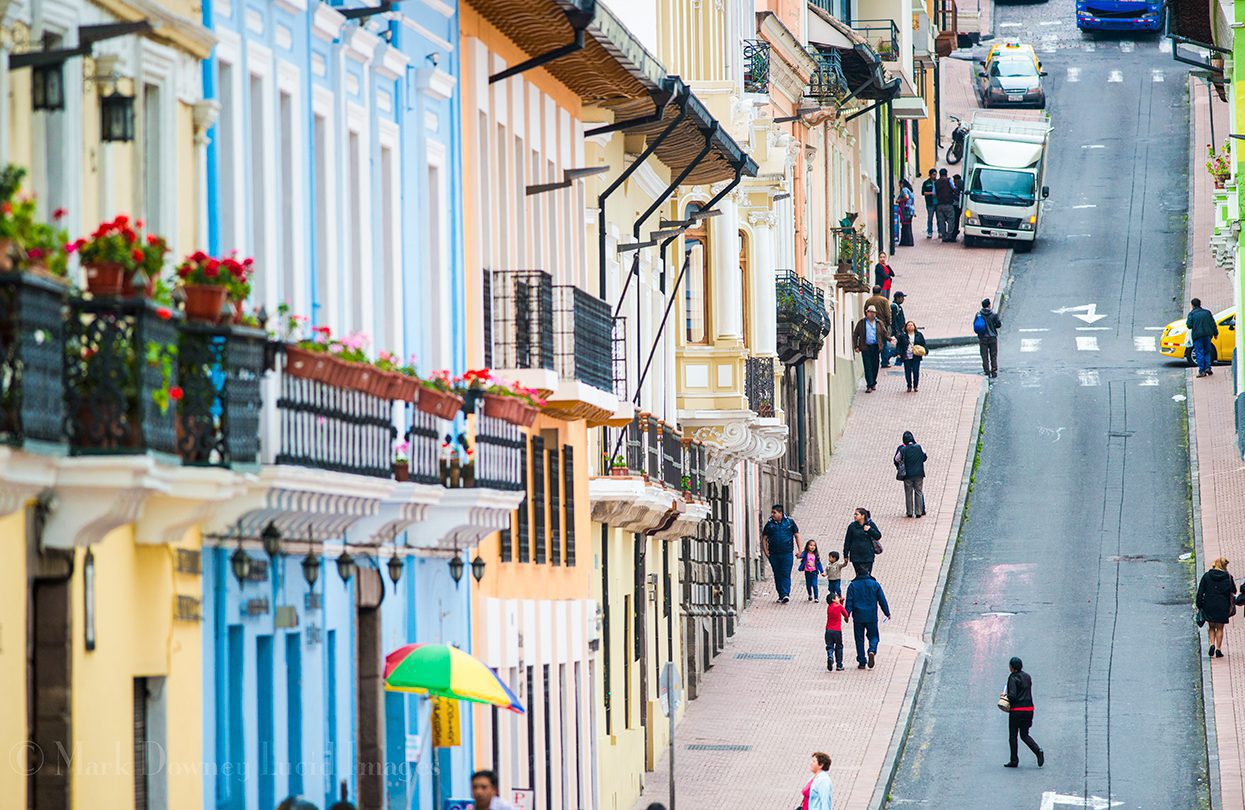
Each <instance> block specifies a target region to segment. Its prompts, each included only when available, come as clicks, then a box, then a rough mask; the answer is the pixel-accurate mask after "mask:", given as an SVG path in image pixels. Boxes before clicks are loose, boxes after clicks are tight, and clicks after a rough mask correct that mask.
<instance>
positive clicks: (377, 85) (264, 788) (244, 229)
mask: <svg viewBox="0 0 1245 810" xmlns="http://www.w3.org/2000/svg"><path fill="white" fill-rule="evenodd" d="M378 11H379V10H378V9H374V8H370V7H367V6H364V5H361V4H359V3H356V2H353V0H352V2H349V3H346V4H342V5H336V6H330V5H328V4H324V3H319V2H315V0H266V1H264V2H261V1H260V0H251V1H250V2H248V0H205V2H204V3H203V18H204V19H203V21H204V24H205V25H206V26H207V27H208V28H209V29H210V30H211V31H212V32H213V34H215V36H216V37H217V38H218V42H217V45H216V48H215V50H214V52H213V55H212V57H211V58H210V59H209V60H207V61H206V62H205V63H204V67H203V70H204V74H203V84H204V90H205V97H206V98H208V99H211V100H214V101H215V102H216V103H217V104H218V105H219V109H218V112H217V115H218V117H217V118H216V120H215V122H214V124H213V125H212V127H211V129H210V130H209V142H208V143H207V144H206V146H205V150H206V155H207V166H208V172H207V175H208V176H207V180H206V189H205V194H206V199H207V206H206V208H207V211H208V215H207V220H208V221H207V230H208V234H209V249H210V252H211V253H212V254H213V255H218V256H223V255H227V254H228V253H229V252H231V251H234V250H236V251H238V253H239V254H240V255H242V256H253V257H254V259H255V266H256V278H255V282H254V283H255V286H254V290H253V293H252V298H251V303H252V305H253V306H254V308H255V309H256V310H258V309H259V307H260V306H261V305H262V307H263V308H264V310H266V312H268V313H275V312H277V311H278V307H279V306H281V305H282V304H284V305H287V306H288V307H289V309H290V311H291V312H293V313H301V314H304V315H306V316H308V317H309V318H310V321H311V323H313V324H316V325H324V326H328V327H330V328H331V329H332V330H333V332H334V333H335V334H348V333H351V332H358V331H370V332H371V338H372V343H373V345H374V346H375V347H376V348H379V349H384V350H388V351H393V352H394V353H396V354H401V355H403V356H410V355H414V356H416V357H417V358H418V365H419V368H420V369H421V371H423V372H425V373H427V372H429V371H431V370H433V369H438V368H449V369H451V370H461V367H462V363H463V356H464V346H463V343H462V337H461V336H462V334H463V331H464V330H463V325H462V323H461V321H462V317H463V316H462V312H463V303H462V293H461V290H462V270H461V268H462V259H461V234H460V232H459V230H458V229H459V225H458V222H459V221H460V217H459V216H458V215H457V212H458V210H459V207H460V188H459V181H458V178H459V177H460V175H461V167H460V165H459V161H460V154H461V150H460V148H459V111H458V88H457V76H458V71H459V64H458V61H459V54H458V50H457V46H456V43H457V42H458V27H457V26H458V21H457V11H456V5H455V4H454V3H452V2H451V3H445V2H439V1H438V0H425V2H408V3H403V4H401V5H400V6H395V7H394V10H392V11H388V12H381V13H377V12H378ZM269 329H270V331H280V330H279V325H278V324H276V323H275V321H274V322H270V323H269ZM261 387H262V390H263V393H264V396H263V402H264V405H263V408H262V413H260V414H259V430H260V436H261V445H262V448H263V449H262V460H263V463H262V464H260V465H259V466H258V468H257V469H256V470H255V471H254V473H253V474H252V475H249V476H247V477H246V479H245V480H243V481H241V482H240V483H239V484H238V497H237V498H235V499H234V500H233V501H231V502H230V503H229V504H228V505H227V506H225V507H221V508H219V509H217V510H216V511H215V512H214V513H213V515H212V516H211V517H210V518H209V519H208V521H207V524H206V525H207V526H208V529H207V536H206V537H205V551H204V559H203V620H204V622H205V631H206V632H205V633H204V634H203V638H204V648H203V658H204V666H203V671H204V684H203V689H204V711H205V715H206V717H205V723H204V736H205V739H204V751H205V758H207V759H208V760H209V763H208V765H209V771H210V772H209V773H207V774H205V778H204V791H205V796H204V807H206V808H238V809H241V808H247V809H248V810H249V809H250V808H258V809H259V810H270V809H271V808H274V807H276V805H277V804H278V803H279V802H280V801H281V800H282V799H284V798H285V797H287V796H289V795H302V796H304V797H305V798H307V799H308V800H310V801H312V802H313V803H315V804H316V805H317V806H322V807H328V806H329V805H330V804H332V803H333V802H334V801H337V800H338V799H339V798H341V796H342V795H345V796H346V797H347V798H348V799H349V800H350V801H351V802H353V803H354V804H355V805H356V806H358V807H360V808H381V807H388V808H407V807H412V808H413V807H423V808H427V807H432V806H433V802H432V779H431V766H432V756H433V749H432V747H431V732H430V725H429V724H430V706H429V702H428V701H427V700H426V699H423V698H420V697H416V696H410V695H404V694H399V693H386V692H384V691H383V690H382V678H383V658H384V655H385V654H386V653H387V652H389V651H390V650H392V649H395V648H397V647H399V646H401V645H402V644H406V643H410V642H414V641H420V642H443V643H452V644H455V645H457V646H459V647H461V648H463V649H467V650H469V649H470V648H471V627H470V618H469V610H468V606H469V598H470V589H471V588H472V587H473V586H474V584H475V583H474V581H473V579H472V577H471V576H470V575H468V576H466V577H462V578H461V581H455V580H454V579H453V578H452V577H451V569H450V566H448V565H447V564H446V563H447V562H448V561H449V560H451V559H452V558H453V557H455V556H459V555H462V556H464V557H465V558H466V559H467V560H470V559H471V557H470V556H468V554H469V549H470V548H471V547H472V546H473V545H474V544H475V543H476V542H478V540H479V538H480V537H481V536H483V535H485V534H487V533H489V532H492V531H496V530H497V529H498V528H500V527H502V526H503V525H509V520H510V513H511V511H512V510H513V509H514V508H515V506H516V505H517V503H518V500H519V499H520V498H521V497H522V496H521V495H520V494H519V492H518V491H517V490H518V489H519V486H520V483H521V482H520V480H518V479H519V473H518V464H517V463H515V464H513V465H512V466H513V468H514V470H513V472H512V475H513V477H514V478H515V479H516V480H514V481H511V482H509V483H506V485H505V486H504V487H503V488H502V489H503V490H504V491H496V490H493V491H490V490H486V489H483V488H481V489H476V488H474V486H473V485H472V484H473V482H466V483H464V482H462V481H458V480H457V479H456V480H454V481H453V482H450V481H447V480H446V479H444V478H443V475H442V470H441V467H440V465H439V461H438V451H439V446H440V437H441V436H443V435H444V434H445V433H446V432H447V431H448V430H449V429H450V424H449V423H448V422H444V421H441V420H438V419H436V418H434V417H430V416H428V415H426V414H422V413H419V412H418V411H417V410H416V409H414V408H412V407H410V406H403V405H402V404H401V403H394V402H391V401H387V400H385V399H384V398H368V397H366V396H364V395H362V394H356V395H353V399H349V400H348V402H349V404H340V403H341V402H345V401H346V398H343V397H341V396H338V393H339V392H333V391H331V390H329V389H328V388H324V387H322V384H321V383H308V382H306V381H303V380H297V379H293V375H291V374H289V373H286V370H285V369H284V361H283V360H282V359H281V357H280V355H278V356H277V357H276V358H274V359H273V368H272V370H271V371H270V372H269V373H268V374H267V375H266V376H265V377H264V379H263V381H262V382H261ZM334 397H336V399H334ZM333 403H338V404H333ZM386 409H387V410H386ZM378 414H379V415H380V416H379V418H378ZM404 432H406V433H407V435H409V436H410V437H411V440H412V443H413V444H415V445H417V447H415V448H413V450H412V453H413V455H412V458H411V474H412V481H411V482H409V483H408V482H398V481H395V480H393V478H392V476H391V474H390V463H391V460H392V457H391V455H389V454H390V452H391V451H390V449H389V447H388V446H387V444H385V442H386V441H387V437H392V436H400V435H403V433H404ZM377 442H380V444H381V448H382V449H381V451H380V455H379V456H377V454H376V452H375V447H376V446H377ZM357 448H363V449H357ZM368 448H371V450H369V449H368ZM481 452H483V448H481ZM498 452H500V451H498ZM516 452H517V451H516ZM416 453H418V459H417V458H416V455H415V454H416ZM369 454H370V455H369ZM378 458H379V461H378V460H377V459H378ZM369 462H370V463H369ZM491 484H492V485H493V486H497V485H498V480H497V479H494V480H492V481H491ZM265 531H267V532H268V535H269V537H268V539H269V541H270V542H271V543H272V544H274V548H276V549H280V551H281V554H280V555H278V556H275V557H270V555H269V554H267V553H266V552H265V551H264V550H263V539H264V535H265ZM459 572H460V573H461V567H460V568H459ZM470 729H471V724H470V723H469V722H467V721H466V720H465V719H464V722H463V740H462V745H461V746H459V747H455V748H446V749H440V750H439V753H438V756H439V760H438V762H439V765H440V772H441V773H440V779H441V786H442V793H443V795H445V796H465V795H467V794H468V793H469V788H468V777H469V774H470V771H471V767H472V760H471V750H472V747H473V741H472V740H471V739H470V733H471V732H470Z"/></svg>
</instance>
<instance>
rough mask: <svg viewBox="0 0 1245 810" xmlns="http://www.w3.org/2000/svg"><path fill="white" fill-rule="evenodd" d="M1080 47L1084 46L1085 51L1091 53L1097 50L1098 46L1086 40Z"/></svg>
mask: <svg viewBox="0 0 1245 810" xmlns="http://www.w3.org/2000/svg"><path fill="white" fill-rule="evenodd" d="M1082 47H1084V48H1085V50H1086V52H1087V53H1093V52H1094V51H1096V50H1098V46H1097V45H1095V44H1094V43H1092V42H1086V43H1085V44H1084V45H1083V46H1082Z"/></svg>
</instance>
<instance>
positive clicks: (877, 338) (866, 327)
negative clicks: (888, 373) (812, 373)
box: [852, 306, 890, 394]
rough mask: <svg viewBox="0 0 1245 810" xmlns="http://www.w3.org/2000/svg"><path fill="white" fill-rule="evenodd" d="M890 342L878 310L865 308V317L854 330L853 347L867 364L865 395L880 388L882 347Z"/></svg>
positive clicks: (870, 307) (857, 323)
mask: <svg viewBox="0 0 1245 810" xmlns="http://www.w3.org/2000/svg"><path fill="white" fill-rule="evenodd" d="M888 340H890V334H889V333H888V332H887V331H886V327H885V326H884V325H883V324H882V322H881V321H879V320H878V313H877V309H876V308H874V307H872V306H867V307H865V317H864V318H862V319H860V320H859V321H857V322H856V328H855V329H853V330H852V345H853V346H855V348H856V351H858V352H860V358H861V360H862V361H864V364H865V393H866V394H872V393H873V392H874V390H875V389H877V387H878V366H879V365H880V364H881V360H882V347H883V346H884V345H886V342H887V341H888Z"/></svg>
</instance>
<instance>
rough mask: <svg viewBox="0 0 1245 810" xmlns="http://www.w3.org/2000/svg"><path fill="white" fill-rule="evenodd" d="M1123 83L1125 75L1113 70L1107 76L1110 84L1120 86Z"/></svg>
mask: <svg viewBox="0 0 1245 810" xmlns="http://www.w3.org/2000/svg"><path fill="white" fill-rule="evenodd" d="M1122 81H1124V74H1123V73H1121V72H1120V71H1118V70H1113V71H1111V72H1110V73H1108V74H1107V83H1108V84H1119V83H1120V82H1122Z"/></svg>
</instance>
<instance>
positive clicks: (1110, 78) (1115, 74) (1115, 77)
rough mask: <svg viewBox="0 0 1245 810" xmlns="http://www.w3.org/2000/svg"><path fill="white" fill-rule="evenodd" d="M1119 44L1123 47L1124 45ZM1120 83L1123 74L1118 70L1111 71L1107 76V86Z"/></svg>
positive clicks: (1122, 79)
mask: <svg viewBox="0 0 1245 810" xmlns="http://www.w3.org/2000/svg"><path fill="white" fill-rule="evenodd" d="M1120 44H1121V45H1123V44H1124V43H1122V42H1121V43H1120ZM1122 81H1124V74H1123V73H1121V72H1120V71H1118V70H1113V71H1111V72H1110V73H1108V74H1107V83H1108V84H1119V83H1120V82H1122Z"/></svg>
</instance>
